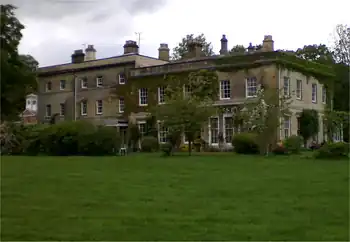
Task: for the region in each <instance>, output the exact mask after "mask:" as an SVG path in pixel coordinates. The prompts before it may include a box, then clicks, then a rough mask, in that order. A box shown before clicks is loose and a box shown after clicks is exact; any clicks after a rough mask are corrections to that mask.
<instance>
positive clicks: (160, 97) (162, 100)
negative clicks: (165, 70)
mask: <svg viewBox="0 0 350 242" xmlns="http://www.w3.org/2000/svg"><path fill="white" fill-rule="evenodd" d="M162 92H163V93H162ZM164 103H165V87H158V104H164Z"/></svg>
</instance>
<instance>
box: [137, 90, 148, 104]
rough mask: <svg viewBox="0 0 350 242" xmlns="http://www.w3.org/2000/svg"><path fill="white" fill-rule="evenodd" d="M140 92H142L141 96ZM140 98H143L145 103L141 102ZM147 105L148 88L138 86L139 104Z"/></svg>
mask: <svg viewBox="0 0 350 242" xmlns="http://www.w3.org/2000/svg"><path fill="white" fill-rule="evenodd" d="M142 93H143V94H144V95H143V96H142ZM142 98H144V99H145V100H146V101H145V103H142V100H143V99H142ZM147 105H148V90H147V88H140V89H139V106H147Z"/></svg>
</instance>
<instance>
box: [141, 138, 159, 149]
mask: <svg viewBox="0 0 350 242" xmlns="http://www.w3.org/2000/svg"><path fill="white" fill-rule="evenodd" d="M158 147H159V144H158V139H157V138H155V137H153V136H145V137H143V138H142V140H141V151H142V152H155V151H157V150H158Z"/></svg>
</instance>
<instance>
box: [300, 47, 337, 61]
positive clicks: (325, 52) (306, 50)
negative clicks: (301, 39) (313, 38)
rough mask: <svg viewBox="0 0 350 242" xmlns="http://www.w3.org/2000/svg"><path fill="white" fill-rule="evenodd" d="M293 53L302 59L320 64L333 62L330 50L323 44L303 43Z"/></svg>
mask: <svg viewBox="0 0 350 242" xmlns="http://www.w3.org/2000/svg"><path fill="white" fill-rule="evenodd" d="M295 54H296V56H298V57H299V58H302V59H304V60H309V61H314V62H318V63H322V64H332V63H333V62H334V59H333V56H332V51H331V50H330V49H329V48H328V47H327V46H326V45H324V44H320V45H315V44H314V45H305V46H304V47H303V48H299V49H298V50H297V51H296V52H295Z"/></svg>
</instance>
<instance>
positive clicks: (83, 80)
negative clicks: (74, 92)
mask: <svg viewBox="0 0 350 242" xmlns="http://www.w3.org/2000/svg"><path fill="white" fill-rule="evenodd" d="M80 87H81V88H82V89H86V88H88V80H87V79H86V78H81V79H80Z"/></svg>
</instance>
